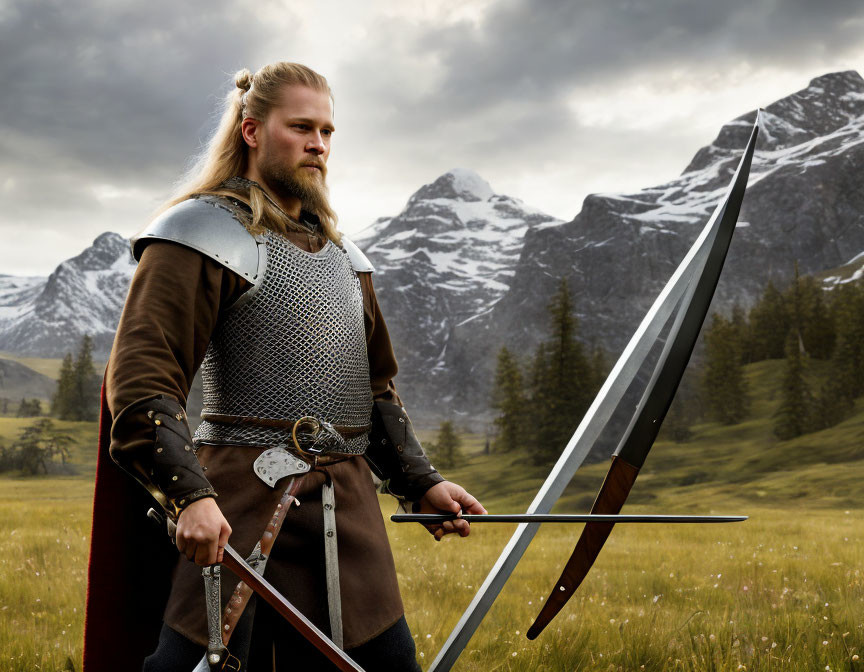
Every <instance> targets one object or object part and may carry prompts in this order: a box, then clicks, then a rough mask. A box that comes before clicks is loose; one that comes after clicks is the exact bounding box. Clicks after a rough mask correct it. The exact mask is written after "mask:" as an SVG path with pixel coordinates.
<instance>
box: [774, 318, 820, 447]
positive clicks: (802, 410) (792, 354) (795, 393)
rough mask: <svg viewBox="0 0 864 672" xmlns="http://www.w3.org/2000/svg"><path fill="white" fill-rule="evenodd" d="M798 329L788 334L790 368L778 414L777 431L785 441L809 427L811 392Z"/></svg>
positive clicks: (784, 383)
mask: <svg viewBox="0 0 864 672" xmlns="http://www.w3.org/2000/svg"><path fill="white" fill-rule="evenodd" d="M805 357H806V355H805V354H804V353H803V352H802V348H801V338H800V336H799V335H798V331H797V329H791V330H790V331H789V335H788V336H787V337H786V371H785V373H784V376H783V389H782V400H781V402H780V408H779V409H778V410H777V412H776V413H775V414H774V434H775V435H776V436H777V438H779V439H780V440H781V441H788V440H789V439H794V438H795V437H796V436H801V435H802V434H804V433H805V432H807V431H808V430H809V424H808V418H809V415H810V405H811V404H810V402H811V398H810V391H809V390H808V388H807V383H806V381H805V380H804V359H805Z"/></svg>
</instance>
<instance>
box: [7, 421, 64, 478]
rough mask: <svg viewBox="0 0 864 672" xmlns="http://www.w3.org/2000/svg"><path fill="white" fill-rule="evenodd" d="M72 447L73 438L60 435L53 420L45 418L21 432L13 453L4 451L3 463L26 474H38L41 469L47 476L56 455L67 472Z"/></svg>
mask: <svg viewBox="0 0 864 672" xmlns="http://www.w3.org/2000/svg"><path fill="white" fill-rule="evenodd" d="M70 445H72V437H71V436H69V435H67V434H62V433H60V432H59V431H58V430H57V429H56V428H55V427H54V423H53V422H52V421H51V420H49V419H48V418H43V419H42V420H38V421H36V422H35V423H33V424H32V425H29V426H28V427H25V428H24V429H23V430H21V433H20V434H19V436H18V439H17V440H16V441H15V443H14V444H13V445H12V449H11V452H9V451H4V455H3V458H4V459H3V462H4V463H5V464H9V465H10V466H11V468H17V469H21V470H22V471H23V472H24V473H26V474H31V475H35V474H38V473H39V471H40V469H41V471H42V473H45V474H47V473H48V471H49V469H48V465H49V464H50V463H51V462H52V460H53V458H54V456H55V455H56V456H58V457H60V460H61V462H62V465H63V469H64V470H65V469H66V462H67V460H68V459H69V446H70Z"/></svg>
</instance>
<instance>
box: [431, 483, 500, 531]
mask: <svg viewBox="0 0 864 672" xmlns="http://www.w3.org/2000/svg"><path fill="white" fill-rule="evenodd" d="M420 513H472V514H485V513H488V511H486V509H484V508H483V505H482V504H480V502H478V501H477V500H476V499H475V498H474V497H472V496H471V495H470V494H469V493H468V492H466V490H465V488H463V487H462V486H461V485H456V484H455V483H451V482H450V481H442V482H441V483H436V484H435V485H433V486H432V487H431V488H429V489H428V490H427V491H426V494H425V495H423V497H421V498H420ZM426 529H427V530H429V531H430V532H431V533H432V534H433V535H434V537H435V541H441V537H443V536H444V535H445V534H450V533H451V532H458V533H459V536H460V537H467V536H468V535H469V534H470V533H471V526H470V525H469V524H468V521H467V520H460V519H459V518H457V519H455V520H447V521H444V522H443V523H440V524H435V525H426Z"/></svg>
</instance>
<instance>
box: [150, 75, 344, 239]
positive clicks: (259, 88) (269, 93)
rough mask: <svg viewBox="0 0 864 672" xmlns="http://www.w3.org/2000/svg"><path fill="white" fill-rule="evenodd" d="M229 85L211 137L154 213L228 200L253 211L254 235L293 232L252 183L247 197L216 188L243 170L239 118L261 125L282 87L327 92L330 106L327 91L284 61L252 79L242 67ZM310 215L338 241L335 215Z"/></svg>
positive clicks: (245, 152)
mask: <svg viewBox="0 0 864 672" xmlns="http://www.w3.org/2000/svg"><path fill="white" fill-rule="evenodd" d="M234 84H235V85H236V86H235V88H234V89H233V90H232V91H231V92H230V93H229V94H228V95H227V96H226V98H225V102H224V110H223V112H222V118H221V120H220V121H219V126H218V127H217V129H216V132H215V133H214V134H213V136H212V137H211V138H210V140H209V142H208V143H207V145H206V147H205V148H204V151H203V152H201V154H200V155H199V156H198V158H197V159H196V161H195V162H194V164H193V165H192V167H191V168H190V169H189V171H188V172H187V173H186V175H185V177H184V178H183V179H182V181H181V183H180V185H179V186H178V187H177V188H176V189H175V191H174V193H173V195H172V196H171V198H170V199H169V200H168V202H166V203H164V204H163V205H162V206H161V207H160V208H159V210H158V211H157V213H156V214H159V213H161V212H163V211H164V210H166V209H168V208H170V207H171V206H172V205H176V204H177V203H180V202H181V201H185V200H186V199H188V198H190V197H191V196H192V195H193V194H214V195H218V196H231V197H233V198H238V199H240V200H241V201H243V202H245V203H246V204H247V205H248V206H249V207H250V208H251V209H252V218H251V221H250V222H249V223H248V224H249V229H250V231H252V232H253V233H260V232H261V231H262V230H263V229H264V228H269V229H273V230H276V231H280V232H285V231H287V230H297V229H298V227H299V225H298V224H297V223H296V222H295V221H294V220H293V219H291V218H290V217H289V216H288V215H286V214H285V212H283V211H282V209H281V208H279V206H278V205H277V204H276V203H274V202H273V200H272V199H271V198H269V196H268V195H267V194H265V193H264V191H263V190H262V189H261V187H260V185H258V184H257V183H253V185H252V186H251V187H250V188H249V191H248V195H247V193H244V192H243V191H241V192H237V191H234V190H228V189H220V185H221V184H222V183H223V182H225V181H226V180H227V179H229V178H231V177H235V176H238V175H243V174H244V173H245V172H246V169H247V167H248V163H249V146H248V145H247V144H246V141H245V140H244V139H243V135H242V133H241V131H240V124H241V123H242V122H243V119H244V118H246V117H252V118H253V119H258V120H261V121H263V120H265V119H266V118H267V115H268V114H269V113H270V110H272V109H273V108H274V107H276V106H277V105H278V104H279V94H280V93H281V91H282V89H283V87H285V86H293V85H302V86H308V87H309V88H311V89H314V90H316V91H321V92H324V93H326V94H327V95H329V96H330V99H331V101H332V99H333V93H332V92H331V91H330V86H329V84H327V80H326V79H325V78H324V77H323V76H322V75H319V74H318V73H317V72H315V71H314V70H312V69H311V68H308V67H306V66H305V65H301V64H299V63H289V62H287V61H279V62H276V63H270V64H269V65H265V66H264V67H263V68H261V69H260V70H258V71H257V72H256V73H255V74H254V75H253V74H252V73H251V72H250V71H249V70H247V69H245V68H244V69H243V70H240V71H238V72H237V74H235V75H234ZM312 214H314V215H316V216H317V217H318V219H319V220H320V222H321V229H322V231H323V233H324V235H326V236H327V238H329V239H330V240H332V241H333V242H334V243H337V244H338V243H339V242H340V241H341V238H342V236H341V234H340V233H339V232H338V231H337V230H336V223H337V217H336V213H335V212H333V210H332V209H331V208H330V207H329V205H326V204H323V205H322V206H321V207H319V208H318V209H316V211H315V212H313V213H312Z"/></svg>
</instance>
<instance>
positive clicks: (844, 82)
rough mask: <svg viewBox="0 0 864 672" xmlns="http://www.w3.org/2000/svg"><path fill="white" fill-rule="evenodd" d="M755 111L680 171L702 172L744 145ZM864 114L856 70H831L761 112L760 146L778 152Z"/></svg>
mask: <svg viewBox="0 0 864 672" xmlns="http://www.w3.org/2000/svg"><path fill="white" fill-rule="evenodd" d="M755 114H756V111H755V110H752V111H750V112H747V113H746V114H743V115H741V116H740V117H738V118H736V119H734V120H732V121H730V122H729V123H727V124H725V125H724V126H723V127H722V128H721V129H720V133H719V134H718V135H717V138H716V139H715V140H714V142H712V143H711V144H710V145H709V146H707V147H703V148H702V149H700V150H699V151H698V152H697V153H696V156H694V157H693V160H692V161H691V162H690V165H688V166H687V168H686V169H685V170H684V172H685V173H687V172H691V171H696V170H701V169H703V168H705V167H707V166H709V165H711V164H713V163H714V162H716V161H717V160H718V158H724V157H725V156H727V155H728V154H729V153H730V152H737V151H740V149H741V148H742V147H743V146H744V145H745V144H746V143H747V136H748V135H749V133H750V126H751V125H752V124H753V119H754V118H755ZM862 115H864V78H862V77H861V75H860V74H858V72H856V71H855V70H847V71H844V72H832V73H828V74H826V75H821V76H820V77H816V78H815V79H813V80H811V81H810V84H808V86H807V88H805V89H801V90H800V91H796V92H795V93H793V94H791V95H789V96H786V97H785V98H781V99H780V100H777V101H775V102H774V103H771V104H770V105H768V106H767V107H766V108H765V109H764V110H763V114H762V126H761V131H762V137H761V138H760V141H759V147H760V148H762V149H770V150H781V149H787V148H789V147H794V146H796V145H800V144H801V143H804V142H807V141H808V140H814V139H816V138H822V137H825V136H827V135H829V134H831V133H833V132H835V131H837V130H839V129H841V128H843V127H844V126H846V125H847V124H849V122H851V121H853V120H855V119H857V118H859V117H861V116H862Z"/></svg>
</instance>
